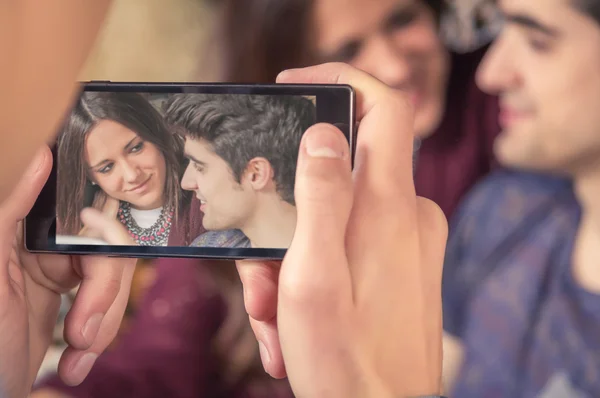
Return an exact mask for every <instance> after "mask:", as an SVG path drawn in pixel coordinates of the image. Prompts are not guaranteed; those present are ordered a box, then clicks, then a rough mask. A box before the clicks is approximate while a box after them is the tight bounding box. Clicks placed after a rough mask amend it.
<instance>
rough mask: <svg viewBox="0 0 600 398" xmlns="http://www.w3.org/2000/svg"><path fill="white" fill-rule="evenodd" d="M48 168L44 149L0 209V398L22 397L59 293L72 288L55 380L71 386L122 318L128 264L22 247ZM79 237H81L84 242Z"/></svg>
mask: <svg viewBox="0 0 600 398" xmlns="http://www.w3.org/2000/svg"><path fill="white" fill-rule="evenodd" d="M51 167H52V155H51V152H50V149H49V148H48V147H44V148H42V149H41V150H40V151H38V155H37V157H36V158H35V159H34V161H33V162H32V163H31V165H30V166H29V169H28V170H27V171H26V172H25V174H24V175H23V176H22V178H21V180H20V182H19V184H18V185H17V187H16V188H15V189H14V190H13V192H12V194H11V195H10V196H9V197H8V199H7V200H6V201H4V202H3V203H0V297H1V299H0V314H1V316H0V349H1V350H2V355H0V376H1V377H0V379H1V381H2V382H3V383H6V382H8V385H7V384H4V385H2V387H3V388H8V391H6V393H7V394H9V395H8V396H15V397H21V396H28V394H29V389H30V388H31V385H32V384H33V381H34V380H35V378H36V376H37V372H38V369H39V368H40V364H41V362H42V360H43V359H44V356H45V354H46V350H47V349H48V346H49V344H50V342H51V337H52V330H53V329H54V326H55V325H56V319H57V317H58V310H59V307H60V302H61V299H60V295H61V294H64V293H67V292H69V291H71V290H72V289H73V288H75V287H77V286H78V285H79V289H78V293H77V296H76V299H75V302H74V304H73V306H72V308H71V310H70V311H69V315H68V316H67V318H66V319H65V339H66V342H67V343H68V345H69V346H68V348H67V349H66V350H65V352H64V353H63V355H62V358H61V361H60V364H59V369H58V371H59V374H60V375H61V376H62V377H63V379H64V380H65V381H66V382H67V383H69V384H78V383H80V382H81V381H82V380H83V378H84V377H85V376H86V375H87V373H88V372H89V370H90V368H91V366H92V365H93V363H94V360H95V358H96V357H97V356H98V355H99V354H100V353H101V352H102V351H104V349H106V347H108V345H109V344H110V343H111V342H112V339H113V338H114V336H115V335H116V333H117V331H118V329H119V325H120V323H121V319H122V317H123V314H124V312H125V307H126V304H127V299H128V297H129V290H130V286H131V280H132V277H133V271H134V268H135V261H134V260H132V259H117V258H113V259H107V258H101V257H95V256H85V257H81V258H79V257H72V256H57V255H43V254H42V255H36V254H31V253H28V252H27V251H26V250H25V248H24V246H23V222H22V219H23V218H24V217H25V215H27V213H28V212H29V211H30V209H31V207H32V206H33V203H34V202H35V200H36V198H37V197H38V195H39V193H40V191H41V190H42V187H43V186H44V183H45V182H46V180H47V177H48V175H49V174H50V170H51ZM86 239H87V238H86Z"/></svg>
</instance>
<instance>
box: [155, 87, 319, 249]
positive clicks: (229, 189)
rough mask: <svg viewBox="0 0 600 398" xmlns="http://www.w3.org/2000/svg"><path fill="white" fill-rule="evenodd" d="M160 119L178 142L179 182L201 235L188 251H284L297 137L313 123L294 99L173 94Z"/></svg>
mask: <svg viewBox="0 0 600 398" xmlns="http://www.w3.org/2000/svg"><path fill="white" fill-rule="evenodd" d="M165 118H166V120H167V122H168V123H169V124H170V125H172V126H173V127H174V128H175V130H176V131H177V132H178V133H179V134H181V135H182V136H183V137H184V139H185V147H184V152H185V156H186V158H188V159H189V164H188V166H187V169H186V171H185V174H184V176H183V178H182V181H181V186H182V188H183V189H185V190H188V191H193V192H194V193H195V195H196V197H197V198H198V199H199V200H200V203H201V206H200V210H201V211H202V213H203V214H204V217H203V225H204V228H205V229H206V230H207V231H208V232H207V233H205V234H202V235H200V236H199V237H198V238H197V239H196V240H195V241H194V242H193V243H192V246H202V247H206V246H208V247H231V248H244V247H253V248H287V247H289V245H290V243H291V241H292V237H293V235H294V231H295V228H296V207H295V201H294V180H295V175H296V163H297V159H298V150H299V147H300V141H301V138H302V134H303V133H304V132H305V131H306V130H307V129H308V128H309V127H310V126H311V125H313V124H314V123H315V121H316V112H315V105H314V103H313V102H312V101H311V100H310V99H307V98H304V97H301V96H267V95H201V94H198V95H190V94H180V95H175V96H173V97H172V98H170V99H169V100H168V101H167V102H166V103H165Z"/></svg>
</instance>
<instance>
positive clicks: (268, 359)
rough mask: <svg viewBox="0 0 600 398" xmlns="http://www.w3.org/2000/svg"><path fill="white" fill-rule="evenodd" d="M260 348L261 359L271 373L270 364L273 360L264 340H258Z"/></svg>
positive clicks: (266, 369)
mask: <svg viewBox="0 0 600 398" xmlns="http://www.w3.org/2000/svg"><path fill="white" fill-rule="evenodd" d="M258 350H259V351H260V359H261V361H262V363H263V366H264V368H265V371H266V372H267V373H269V369H268V366H269V363H270V362H271V355H269V350H267V347H266V346H265V345H264V344H263V343H262V341H259V342H258Z"/></svg>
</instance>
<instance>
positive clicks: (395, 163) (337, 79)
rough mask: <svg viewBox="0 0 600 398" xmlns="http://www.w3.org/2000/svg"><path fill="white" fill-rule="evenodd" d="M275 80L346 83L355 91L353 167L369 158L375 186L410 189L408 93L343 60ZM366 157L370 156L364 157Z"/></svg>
mask: <svg viewBox="0 0 600 398" xmlns="http://www.w3.org/2000/svg"><path fill="white" fill-rule="evenodd" d="M277 82H278V83H303V84H313V83H320V84H347V85H350V86H352V87H353V88H354V90H355V91H356V103H357V110H356V115H357V119H358V122H359V130H358V137H357V138H358V142H357V148H356V152H357V154H356V161H355V165H356V166H355V167H358V166H359V163H361V162H362V163H365V162H367V161H368V162H369V166H370V167H369V168H370V170H372V171H373V173H372V174H375V177H376V179H375V180H374V181H373V185H374V188H377V189H378V191H380V190H384V191H386V189H385V188H386V187H389V186H393V187H397V190H396V191H399V192H402V193H404V192H408V193H410V192H412V191H414V188H412V189H411V187H412V186H413V184H414V183H413V173H412V155H413V147H414V133H413V128H412V126H413V109H412V106H411V104H410V101H409V100H408V97H407V96H406V95H405V94H403V93H402V92H401V91H399V90H393V89H391V88H389V87H388V86H386V85H385V84H383V83H382V82H380V81H379V80H377V79H375V78H374V77H372V76H371V75H369V74H367V73H365V72H362V71H360V70H358V69H356V68H353V67H351V66H349V65H346V64H342V63H327V64H322V65H317V66H311V67H307V68H300V69H290V70H287V71H284V72H282V73H281V74H280V75H279V76H278V78H277ZM367 157H369V159H368V160H367V159H365V158H367Z"/></svg>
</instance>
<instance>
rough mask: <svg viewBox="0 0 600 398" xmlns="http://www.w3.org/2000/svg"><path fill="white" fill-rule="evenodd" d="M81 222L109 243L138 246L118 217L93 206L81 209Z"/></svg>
mask: <svg viewBox="0 0 600 398" xmlns="http://www.w3.org/2000/svg"><path fill="white" fill-rule="evenodd" d="M81 222H82V223H83V225H84V226H85V228H87V229H89V230H90V231H92V232H94V234H96V235H97V236H100V237H101V239H103V240H104V241H106V242H107V243H108V244H109V245H119V246H136V243H135V242H134V240H133V238H132V237H131V236H129V232H128V231H127V229H126V228H125V226H124V225H123V224H121V223H120V222H119V221H118V220H117V219H115V218H112V217H110V216H108V215H107V214H105V213H102V212H101V211H99V210H96V209H93V208H87V209H83V210H82V211H81Z"/></svg>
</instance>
